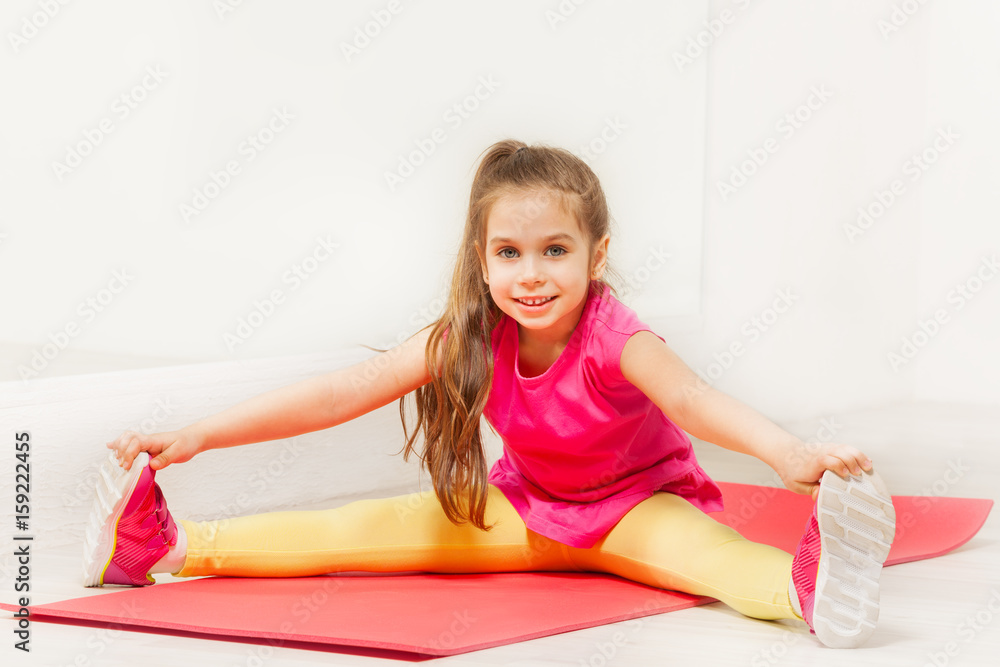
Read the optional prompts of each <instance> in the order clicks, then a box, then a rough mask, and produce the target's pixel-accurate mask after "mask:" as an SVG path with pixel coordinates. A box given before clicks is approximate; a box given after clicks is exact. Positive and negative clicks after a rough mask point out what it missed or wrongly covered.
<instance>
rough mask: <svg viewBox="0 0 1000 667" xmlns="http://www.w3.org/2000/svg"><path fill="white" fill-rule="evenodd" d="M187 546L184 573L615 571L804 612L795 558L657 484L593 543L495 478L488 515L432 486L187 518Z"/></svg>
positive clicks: (772, 611) (731, 601)
mask: <svg viewBox="0 0 1000 667" xmlns="http://www.w3.org/2000/svg"><path fill="white" fill-rule="evenodd" d="M179 522H180V523H181V524H182V525H183V527H184V530H185V531H186V532H187V538H188V548H187V557H186V559H185V561H184V567H183V568H182V569H181V570H180V572H178V576H182V577H192V576H202V575H210V574H216V575H228V576H241V577H294V576H312V575H319V574H327V573H333V572H351V571H364V572H409V571H422V572H447V573H469V572H515V571H532V570H548V571H585V572H607V573H611V574H616V575H618V576H621V577H625V578H626V579H631V580H633V581H638V582H641V583H644V584H647V585H650V586H656V587H659V588H666V589H670V590H676V591H682V592H685V593H690V594H693V595H710V596H712V597H714V598H717V599H719V600H721V601H723V602H725V603H726V604H728V605H729V606H730V607H732V608H733V609H735V610H737V611H739V612H741V613H743V614H745V615H747V616H752V617H755V618H762V619H778V618H799V617H798V616H797V615H796V614H795V612H794V611H793V609H792V607H791V604H790V602H789V600H788V582H789V578H790V577H791V569H792V557H791V555H789V554H788V553H786V552H784V551H782V550H780V549H777V548H775V547H772V546H769V545H766V544H758V543H755V542H750V541H749V540H746V539H745V538H743V537H742V536H741V535H740V534H739V533H737V532H736V531H735V530H733V529H732V528H729V527H728V526H726V525H724V524H721V523H719V522H717V521H716V520H715V519H712V518H711V517H709V516H708V515H707V514H705V513H704V512H702V511H701V510H699V509H698V508H696V507H694V506H693V505H692V504H691V503H689V502H688V501H686V500H684V499H683V498H681V497H680V496H676V495H674V494H671V493H656V494H654V495H653V496H652V497H650V498H647V499H646V500H644V501H642V502H641V503H639V504H638V505H636V506H635V507H634V508H632V510H631V511H629V512H628V514H626V515H625V516H624V517H623V518H622V519H621V521H619V522H618V523H617V524H616V525H615V526H614V527H613V528H612V529H611V530H609V531H608V532H607V534H605V535H604V537H602V538H601V540H600V541H598V542H597V544H595V545H594V546H593V547H591V548H589V549H580V548H575V547H569V546H566V545H564V544H562V543H560V542H556V541H554V540H551V539H549V538H547V537H544V536H542V535H539V534H538V533H535V532H533V531H531V530H528V529H527V528H526V527H525V525H524V521H523V520H522V519H521V517H520V516H519V515H518V514H517V512H516V511H515V510H514V508H513V506H511V504H510V502H509V501H508V500H507V498H506V497H505V496H504V495H503V493H501V492H500V490H499V489H497V488H496V487H495V486H493V485H490V486H489V495H488V501H487V507H486V525H490V524H491V523H494V522H495V523H496V525H495V526H494V527H493V529H492V530H490V531H482V530H479V529H478V528H476V527H474V526H472V525H471V524H463V525H455V524H453V523H452V522H451V521H449V520H448V518H447V517H446V516H445V514H444V511H443V510H442V509H441V506H440V504H439V503H438V500H437V497H436V496H435V495H434V492H433V491H426V492H424V493H413V494H408V495H403V496H396V497H394V498H383V499H379V500H359V501H356V502H353V503H350V504H348V505H344V506H342V507H338V508H336V509H330V510H315V511H295V512H272V513H267V514H258V515H255V516H247V517H239V518H234V519H223V520H220V521H203V522H193V521H185V520H183V519H182V520H180V521H179Z"/></svg>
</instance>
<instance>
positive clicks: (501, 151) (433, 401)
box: [399, 139, 615, 530]
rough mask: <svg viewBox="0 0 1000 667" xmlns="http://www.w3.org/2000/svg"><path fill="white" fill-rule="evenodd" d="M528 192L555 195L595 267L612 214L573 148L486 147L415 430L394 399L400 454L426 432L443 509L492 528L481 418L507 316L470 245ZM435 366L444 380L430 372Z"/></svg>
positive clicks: (427, 459)
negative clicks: (498, 334) (499, 208)
mask: <svg viewBox="0 0 1000 667" xmlns="http://www.w3.org/2000/svg"><path fill="white" fill-rule="evenodd" d="M529 193H531V194H535V195H540V196H542V197H546V196H553V195H554V196H556V197H558V198H559V199H560V203H561V204H562V205H563V206H564V207H566V209H567V210H568V211H569V212H570V213H572V214H573V215H574V216H575V217H576V220H577V222H578V223H579V224H580V226H581V230H582V231H584V232H585V233H586V234H588V236H589V242H590V245H591V264H593V259H594V254H593V253H594V250H595V249H596V248H595V244H596V242H597V241H598V240H600V239H601V238H603V236H604V235H605V234H606V233H608V231H609V228H610V223H611V216H610V213H609V212H608V205H607V201H606V199H605V197H604V191H603V189H602V188H601V184H600V182H599V181H598V179H597V176H596V175H595V174H594V172H593V171H592V170H591V169H590V167H588V166H587V164H586V163H584V162H583V161H582V160H581V159H579V158H578V157H576V156H575V155H573V154H572V153H570V152H569V151H566V150H563V149H560V148H552V147H548V146H545V145H540V144H536V145H534V146H527V145H526V144H524V143H522V142H520V141H515V140H509V139H508V140H504V141H500V142H497V143H495V144H493V145H492V146H490V147H489V148H487V149H486V151H484V153H483V154H482V160H481V162H480V164H479V168H478V169H477V171H476V175H475V177H474V178H473V181H472V191H471V193H470V195H469V210H468V215H467V217H466V221H465V231H464V232H463V234H462V242H461V246H460V248H459V251H458V258H457V261H456V263H455V272H454V274H453V276H452V282H451V289H450V293H449V297H448V303H447V305H446V306H445V311H444V313H443V314H442V315H441V317H440V318H439V319H438V320H437V321H436V322H435V323H434V324H433V325H431V326H432V329H431V333H430V337H429V338H428V341H427V347H426V361H427V367H428V368H430V369H434V371H432V373H431V381H430V382H429V383H428V384H426V385H424V386H423V387H420V388H418V389H417V390H416V391H415V392H414V395H415V398H416V405H417V424H416V426H415V427H414V431H413V434H412V435H410V434H409V431H408V430H407V428H406V413H405V410H404V404H405V399H406V397H405V396H404V397H403V398H402V399H400V401H399V416H400V419H401V420H402V422H403V432H404V434H405V435H406V438H407V441H406V445H405V447H404V452H403V459H404V460H408V458H409V455H410V454H411V453H412V452H414V451H415V448H414V442H415V441H416V439H417V435H418V434H419V432H420V430H421V428H422V429H423V433H424V451H423V453H422V454H421V455H420V458H421V461H422V464H423V465H424V467H425V468H426V469H427V471H428V472H429V473H430V475H431V478H432V480H433V482H434V491H435V493H436V494H437V497H438V500H439V501H440V503H441V507H442V508H443V509H444V512H445V515H446V516H447V517H448V518H449V519H450V520H451V521H452V522H453V523H456V524H458V523H464V522H465V521H470V522H471V523H472V524H473V525H475V526H476V527H478V528H480V529H482V530H489V528H490V527H489V526H486V525H485V512H486V497H487V482H486V480H487V476H488V472H487V469H486V455H485V453H484V451H483V442H482V437H481V435H480V418H481V417H482V414H483V409H484V408H485V406H486V401H487V398H488V397H489V393H490V387H491V386H492V384H493V350H492V345H491V340H490V336H491V333H492V331H493V328H494V327H495V326H496V324H497V323H498V322H499V321H500V317H501V315H502V314H503V313H502V311H501V310H500V309H499V308H498V307H497V305H496V304H495V303H494V302H493V297H492V296H491V295H490V291H489V286H488V285H487V284H486V282H485V281H484V280H483V269H482V264H481V261H480V258H479V254H478V253H477V250H476V247H477V244H478V246H479V247H480V248H483V247H484V245H485V239H486V222H487V218H488V217H489V213H490V210H491V209H492V207H493V205H494V204H495V203H496V202H497V200H499V199H500V198H501V197H504V196H509V195H518V194H529ZM605 274H606V275H608V274H610V275H612V276H614V275H615V272H614V270H613V269H611V268H610V266H608V267H606V269H605ZM595 283H596V284H595ZM602 285H603V286H606V287H609V288H610V289H611V290H612V291H615V289H614V287H613V285H611V284H610V283H608V282H606V281H605V280H603V279H598V280H592V281H591V289H592V290H593V289H595V288H597V287H600V286H602ZM602 291H603V290H602ZM445 334H447V337H445ZM439 350H440V351H441V353H440V359H439V354H438V351H439ZM439 363H441V364H442V365H441V375H440V377H438V375H437V372H436V369H437V368H438V366H439ZM490 428H491V429H492V426H491V427H490ZM494 433H495V431H494Z"/></svg>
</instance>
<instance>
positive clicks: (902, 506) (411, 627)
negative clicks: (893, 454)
mask: <svg viewBox="0 0 1000 667" xmlns="http://www.w3.org/2000/svg"><path fill="white" fill-rule="evenodd" d="M720 486H721V487H722V489H723V494H724V496H725V502H726V507H727V509H726V511H724V512H720V513H718V514H716V515H714V516H715V518H717V519H718V520H720V521H722V522H723V523H726V524H729V525H731V526H733V527H735V528H736V529H737V530H739V531H740V532H741V533H743V534H744V535H746V536H747V537H748V538H749V539H752V540H755V541H759V542H764V543H767V544H772V545H774V546H777V547H779V548H781V549H784V550H786V551H789V552H794V550H795V547H796V545H797V544H798V540H799V537H800V536H801V533H802V529H803V527H804V526H805V522H806V520H807V519H808V517H809V513H810V511H811V509H812V500H811V498H809V497H807V496H802V495H797V494H794V493H792V492H790V491H787V490H785V489H776V488H770V487H760V486H753V485H748V484H725V483H723V484H720ZM893 502H894V504H895V507H896V516H897V535H896V540H895V542H894V544H893V548H892V551H891V553H890V555H889V560H888V561H887V564H888V565H894V564H897V563H905V562H908V561H913V560H918V559H922V558H931V557H934V556H939V555H941V554H944V553H947V552H948V551H951V550H953V549H955V548H957V547H959V546H961V545H962V544H964V543H965V542H967V541H968V540H970V539H971V538H972V537H973V536H974V535H975V534H976V532H978V531H979V529H980V528H981V527H982V525H983V523H984V522H985V520H986V517H987V515H988V514H989V511H990V508H991V507H992V505H993V501H992V500H980V499H969V498H930V497H920V496H894V497H893ZM712 601H713V599H712V598H708V597H695V596H690V595H685V594H682V593H675V592H671V591H663V590H660V589H657V588H652V587H649V586H644V585H642V584H637V583H634V582H631V581H627V580H625V579H621V578H619V577H615V576H611V575H604V574H592V573H586V574H584V573H562V572H558V573H544V572H530V573H503V574H464V575H430V574H407V575H337V576H325V577H302V578H274V579H243V578H228V577H208V578H205V579H196V580H193V581H183V582H176V583H170V584H157V585H155V586H150V587H147V588H135V589H124V590H120V591H116V592H114V593H106V594H101V595H91V596H87V597H83V598H76V599H72V600H65V601H62V602H56V603H52V604H45V605H35V606H32V607H31V608H30V610H31V617H32V619H33V620H36V621H52V622H63V623H76V624H84V625H95V624H96V625H106V624H108V623H116V624H120V625H121V626H122V627H125V628H127V629H132V630H137V631H138V630H141V631H150V632H166V633H170V634H182V635H189V636H200V637H214V638H217V639H226V640H230V641H245V642H250V643H255V644H266V645H271V646H290V647H299V648H311V649H316V650H332V651H338V652H351V653H362V654H366V655H379V656H380V657H395V658H400V659H408V660H420V659H422V658H424V657H427V656H440V655H451V654H455V653H463V652H466V651H472V650H478V649H483V648H489V647H492V646H499V645H502V644H510V643H514V642H518V641H524V640H527V639H534V638H536V637H543V636H547V635H552V634H556V633H560V632H566V631H569V630H577V629H580V628H586V627H592V626H595V625H602V624H605V623H613V622H616V621H624V620H629V619H638V618H641V617H643V616H648V615H650V614H659V613H664V612H668V611H673V610H675V609H685V608H688V607H693V606H696V605H700V604H706V603H708V602H712ZM0 608H3V609H7V610H11V611H13V610H15V609H16V607H13V606H12V605H9V604H0ZM635 623H636V624H637V625H636V626H635V627H636V628H637V627H640V626H639V625H638V624H640V623H641V621H635ZM629 627H630V626H627V627H626V629H625V631H626V632H627V631H628V628H629ZM262 650H264V649H262Z"/></svg>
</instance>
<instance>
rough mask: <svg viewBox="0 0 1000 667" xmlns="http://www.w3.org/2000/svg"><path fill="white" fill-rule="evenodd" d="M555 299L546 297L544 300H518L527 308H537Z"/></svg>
mask: <svg viewBox="0 0 1000 667" xmlns="http://www.w3.org/2000/svg"><path fill="white" fill-rule="evenodd" d="M554 298H555V297H551V296H550V297H546V298H544V299H518V301H520V302H521V303H523V304H524V305H526V306H537V305H539V304H542V303H545V302H546V301H551V300H552V299H554Z"/></svg>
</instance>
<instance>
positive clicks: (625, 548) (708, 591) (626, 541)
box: [572, 493, 799, 619]
mask: <svg viewBox="0 0 1000 667" xmlns="http://www.w3.org/2000/svg"><path fill="white" fill-rule="evenodd" d="M572 557H573V559H574V560H575V561H576V563H577V565H578V566H579V567H581V568H583V569H587V570H593V571H599V572H609V573H611V574H617V575H619V576H622V577H625V578H627V579H631V580H633V581H638V582H641V583H644V584H648V585H650V586H657V587H659V588H666V589H670V590H676V591H681V592H684V593H690V594H692V595H710V596H712V597H714V598H716V599H718V600H721V601H722V602H725V603H726V604H727V605H729V606H730V607H732V608H733V609H735V610H737V611H739V612H741V613H743V614H746V615H747V616H752V617H754V618H762V619H779V618H799V616H798V615H796V613H795V611H794V609H793V608H792V605H791V602H790V600H789V590H788V582H789V581H790V579H791V574H792V556H791V554H789V553H787V552H785V551H782V550H781V549H778V548H775V547H772V546H769V545H766V544H758V543H756V542H751V541H749V540H747V539H746V538H744V537H743V536H742V535H740V534H739V533H738V532H736V531H735V530H733V529H732V528H730V527H729V526H726V525H725V524H722V523H719V522H718V521H716V520H715V519H713V518H712V517H710V516H708V515H707V514H705V513H704V512H702V511H701V510H700V509H698V508H697V507H695V506H694V505H692V504H691V503H689V502H688V501H687V500H685V499H684V498H681V497H680V496H677V495H674V494H672V493H657V494H655V495H653V496H652V497H650V498H647V499H646V500H644V501H642V502H641V503H639V504H638V505H636V506H635V507H633V508H632V509H631V510H630V511H629V512H628V514H626V515H625V516H624V517H622V519H621V521H619V522H618V523H617V524H615V526H614V527H613V528H612V529H611V530H610V531H608V533H607V534H606V535H605V536H604V537H603V538H601V540H600V541H599V542H598V543H597V544H595V545H594V546H593V547H591V548H590V549H574V550H573V551H572Z"/></svg>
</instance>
